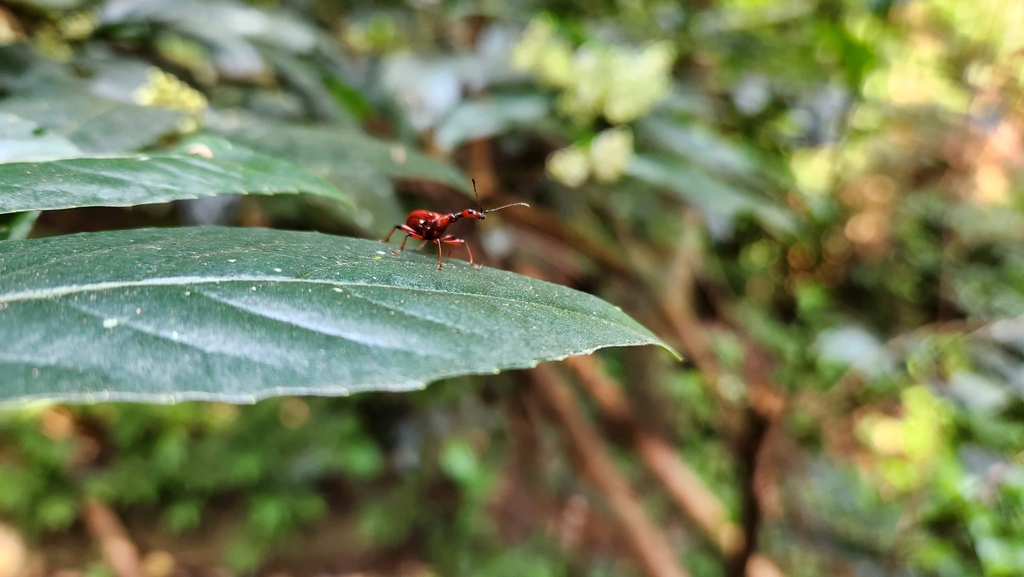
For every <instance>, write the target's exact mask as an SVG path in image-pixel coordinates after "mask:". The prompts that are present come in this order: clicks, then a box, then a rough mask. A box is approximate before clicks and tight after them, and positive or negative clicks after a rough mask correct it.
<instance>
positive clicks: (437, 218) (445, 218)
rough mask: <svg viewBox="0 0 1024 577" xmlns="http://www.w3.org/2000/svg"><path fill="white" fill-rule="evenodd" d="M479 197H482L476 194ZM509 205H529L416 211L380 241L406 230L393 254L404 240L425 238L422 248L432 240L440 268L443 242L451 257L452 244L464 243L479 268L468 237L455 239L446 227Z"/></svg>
mask: <svg viewBox="0 0 1024 577" xmlns="http://www.w3.org/2000/svg"><path fill="white" fill-rule="evenodd" d="M473 192H474V193H475V192H476V182H475V181H474V182H473ZM477 198H478V199H479V197H477ZM510 206H530V205H528V204H526V203H525V202H516V203H513V204H507V205H505V206H501V207H498V208H492V209H490V210H482V209H481V210H476V209H473V208H467V209H465V210H463V211H461V212H450V213H448V214H441V213H439V212H433V211H430V210H423V209H420V210H414V211H412V212H410V213H409V216H407V217H405V224H399V225H396V226H395V227H394V228H392V229H391V232H389V233H388V235H387V236H386V237H384V238H383V239H381V242H388V241H389V240H391V235H393V234H395V231H396V230H400V231H402V232H404V233H405V238H403V239H402V245H401V246H400V247H398V250H394V251H391V254H393V255H396V256H397V255H398V254H401V252H402V251H403V250H405V243H406V241H408V240H409V239H410V238H415V239H417V240H422V241H423V243H422V244H420V246H419V248H423V246H424V245H426V244H427V243H428V242H432V243H434V244H436V245H437V270H441V269H442V268H444V258H443V256H442V253H441V245H448V256H451V254H452V247H453V246H455V245H462V246H464V247H466V252H467V253H468V254H469V264H471V265H473V266H474V267H476V268H480V266H481V265H478V264H476V263H475V262H473V251H472V250H470V248H469V245H468V244H466V241H465V239H461V238H455V237H454V236H452V235H450V234H445V233H444V232H445V230H447V229H448V227H449V226H450V225H451V224H452V223H453V222H455V221H457V220H459V219H460V218H473V219H477V220H483V219H484V214H486V213H488V212H494V211H496V210H501V209H503V208H508V207H510Z"/></svg>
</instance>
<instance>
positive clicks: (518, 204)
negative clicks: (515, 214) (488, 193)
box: [470, 178, 530, 214]
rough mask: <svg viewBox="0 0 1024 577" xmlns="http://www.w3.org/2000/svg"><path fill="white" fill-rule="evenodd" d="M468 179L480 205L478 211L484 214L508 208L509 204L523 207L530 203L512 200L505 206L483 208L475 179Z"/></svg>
mask: <svg viewBox="0 0 1024 577" xmlns="http://www.w3.org/2000/svg"><path fill="white" fill-rule="evenodd" d="M470 180H472V181H473V194H475V195H476V204H477V206H479V207H480V212H482V213H484V214H487V213H488V212H495V211H498V210H501V209H503V208H508V207H510V206H525V207H529V206H530V205H528V204H526V203H525V202H513V203H512V204H506V205H505V206H499V207H498V208H492V209H489V210H484V203H483V202H482V201H481V200H480V193H478V192H477V191H476V179H475V178H472V179H470Z"/></svg>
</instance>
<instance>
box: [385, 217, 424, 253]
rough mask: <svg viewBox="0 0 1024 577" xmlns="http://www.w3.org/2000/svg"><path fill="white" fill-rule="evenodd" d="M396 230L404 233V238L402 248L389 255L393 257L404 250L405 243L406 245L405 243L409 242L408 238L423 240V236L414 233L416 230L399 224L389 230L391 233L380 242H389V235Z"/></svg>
mask: <svg viewBox="0 0 1024 577" xmlns="http://www.w3.org/2000/svg"><path fill="white" fill-rule="evenodd" d="M396 230H400V231H402V232H404V233H405V238H403V239H402V246H400V247H398V250H393V251H391V254H392V255H395V256H397V255H399V254H401V253H402V251H403V250H405V243H406V241H408V240H409V237H410V236H411V237H413V238H423V235H421V234H420V233H418V232H416V229H414V228H411V227H410V226H409V225H407V224H399V225H396V226H395V228H393V229H391V232H389V233H388V235H387V236H385V237H384V238H382V239H381V242H388V241H389V240H391V235H393V234H395V231H396Z"/></svg>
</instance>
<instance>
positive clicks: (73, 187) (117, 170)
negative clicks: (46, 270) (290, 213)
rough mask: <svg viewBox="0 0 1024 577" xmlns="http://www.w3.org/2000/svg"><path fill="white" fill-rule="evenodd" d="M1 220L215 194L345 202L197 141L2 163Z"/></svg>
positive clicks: (245, 152)
mask: <svg viewBox="0 0 1024 577" xmlns="http://www.w3.org/2000/svg"><path fill="white" fill-rule="evenodd" d="M0 182H3V183H4V186H3V187H2V188H0V214H3V213H7V212H19V211H28V210H52V209H64V208H74V207H79V206H132V205H136V204H148V203H156V202H168V201H172V200H182V199H188V198H201V197H206V196H215V195H218V194H295V193H302V192H305V193H311V194H318V195H322V196H327V197H331V198H333V199H336V200H339V201H342V202H346V201H347V197H346V196H345V195H343V194H342V193H341V192H339V191H338V190H337V189H335V188H334V187H333V186H331V185H330V184H329V183H327V182H324V181H323V180H321V179H320V178H317V177H316V176H314V175H312V174H309V173H308V172H306V171H305V170H304V169H303V168H301V167H299V166H296V165H294V164H292V163H291V162H288V161H286V160H281V159H278V158H273V157H270V156H265V155H263V154H259V153H256V152H253V151H251V150H249V149H247V148H243V147H240V146H235V145H233V144H231V143H230V142H227V141H224V140H222V139H220V138H215V137H196V138H192V139H189V140H187V141H185V142H183V143H181V144H180V145H179V146H178V147H177V148H176V149H174V150H172V151H170V152H166V153H156V154H136V155H128V156H118V157H98V158H69V159H63V160H52V161H47V162H31V163H30V162H11V163H6V164H0Z"/></svg>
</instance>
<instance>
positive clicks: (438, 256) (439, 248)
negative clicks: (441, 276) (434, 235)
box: [434, 239, 444, 270]
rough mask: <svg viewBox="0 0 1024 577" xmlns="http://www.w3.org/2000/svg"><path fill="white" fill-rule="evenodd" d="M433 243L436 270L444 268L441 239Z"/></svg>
mask: <svg viewBox="0 0 1024 577" xmlns="http://www.w3.org/2000/svg"><path fill="white" fill-rule="evenodd" d="M434 242H436V243H437V270H441V269H443V268H444V258H442V257H441V239H436V240H435V241H434Z"/></svg>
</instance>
